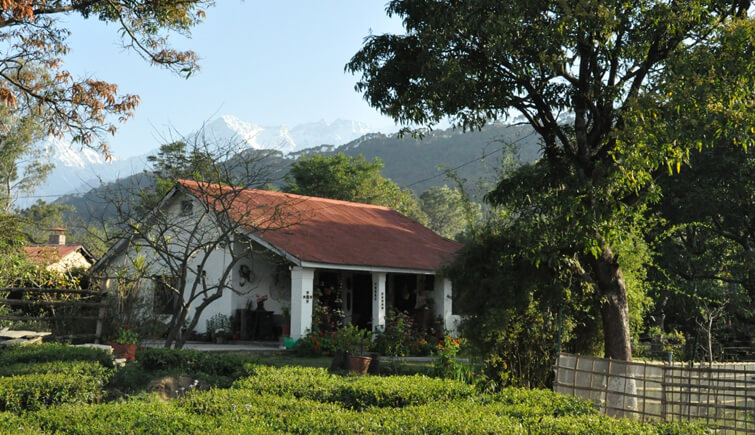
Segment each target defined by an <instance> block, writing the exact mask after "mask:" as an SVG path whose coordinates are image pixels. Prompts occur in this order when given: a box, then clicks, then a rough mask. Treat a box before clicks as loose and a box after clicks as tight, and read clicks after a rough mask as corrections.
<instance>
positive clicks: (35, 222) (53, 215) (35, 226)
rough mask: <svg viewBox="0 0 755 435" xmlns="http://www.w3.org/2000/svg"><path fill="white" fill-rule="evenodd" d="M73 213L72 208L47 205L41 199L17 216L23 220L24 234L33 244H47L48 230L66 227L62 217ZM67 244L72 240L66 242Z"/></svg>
mask: <svg viewBox="0 0 755 435" xmlns="http://www.w3.org/2000/svg"><path fill="white" fill-rule="evenodd" d="M72 211H74V208H73V207H72V206H70V205H67V204H57V203H52V204H50V203H47V202H45V201H43V200H41V199H38V200H37V202H35V203H34V204H32V205H31V206H30V207H28V208H25V209H23V210H21V211H20V212H19V213H18V215H19V216H20V217H22V218H23V219H24V220H25V223H26V225H25V226H26V233H27V236H28V237H29V239H30V240H31V242H32V243H34V244H45V243H47V240H48V236H49V234H50V231H49V228H53V227H60V226H63V227H67V224H66V222H65V217H64V215H65V214H67V213H70V212H72ZM69 238H70V237H66V241H67V242H68V243H71V242H73V240H68V239H69Z"/></svg>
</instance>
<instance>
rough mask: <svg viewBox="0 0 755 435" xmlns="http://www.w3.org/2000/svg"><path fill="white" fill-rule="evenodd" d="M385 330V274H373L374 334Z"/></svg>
mask: <svg viewBox="0 0 755 435" xmlns="http://www.w3.org/2000/svg"><path fill="white" fill-rule="evenodd" d="M384 330H385V273H381V272H373V273H372V332H377V331H384Z"/></svg>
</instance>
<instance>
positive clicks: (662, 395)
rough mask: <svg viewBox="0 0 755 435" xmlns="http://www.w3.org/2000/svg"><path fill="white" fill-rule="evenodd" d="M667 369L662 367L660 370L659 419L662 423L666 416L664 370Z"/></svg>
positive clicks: (666, 418)
mask: <svg viewBox="0 0 755 435" xmlns="http://www.w3.org/2000/svg"><path fill="white" fill-rule="evenodd" d="M667 369H668V368H667V367H666V366H663V367H662V368H661V418H662V419H663V421H667V420H668V417H667V416H666V370H667Z"/></svg>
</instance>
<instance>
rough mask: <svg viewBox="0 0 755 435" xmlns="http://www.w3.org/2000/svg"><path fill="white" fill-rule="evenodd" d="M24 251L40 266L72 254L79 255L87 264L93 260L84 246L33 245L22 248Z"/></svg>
mask: <svg viewBox="0 0 755 435" xmlns="http://www.w3.org/2000/svg"><path fill="white" fill-rule="evenodd" d="M24 251H26V255H28V256H29V258H30V259H31V260H32V261H34V262H36V263H40V264H47V265H50V264H54V263H57V262H58V261H60V260H62V259H63V258H65V257H67V256H68V255H71V254H73V253H74V252H79V253H81V254H82V255H83V256H84V257H85V258H86V259H87V260H89V262H91V263H93V262H94V258H93V257H92V255H91V254H89V252H87V250H86V249H85V248H84V245H34V246H24Z"/></svg>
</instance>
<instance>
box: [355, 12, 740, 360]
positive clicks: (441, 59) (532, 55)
mask: <svg viewBox="0 0 755 435" xmlns="http://www.w3.org/2000/svg"><path fill="white" fill-rule="evenodd" d="M750 5H751V2H749V1H744V2H743V1H714V0H708V1H697V0H688V1H678V2H667V1H657V0H636V1H631V2H625V1H590V0H575V1H569V2H561V1H548V0H543V1H510V2H490V1H485V0H467V1H451V0H447V1H437V2H427V1H424V0H394V1H391V2H390V3H389V5H388V9H387V10H388V13H389V14H390V15H397V16H399V17H400V18H402V19H403V23H404V26H405V28H406V33H405V34H401V35H375V36H370V37H368V38H367V40H366V42H365V44H364V47H363V48H362V49H361V50H360V51H359V52H358V53H357V54H355V55H354V57H353V58H352V59H351V61H350V62H349V63H348V64H347V66H346V68H347V70H349V71H351V72H355V73H361V75H362V76H361V80H360V81H359V82H358V84H357V85H356V87H357V90H359V91H361V92H364V96H365V99H366V100H367V101H368V102H369V103H370V104H371V105H373V106H375V107H377V108H378V109H380V110H381V111H382V112H383V113H385V114H388V115H390V116H392V117H393V118H394V119H396V120H398V121H400V122H403V123H410V124H429V125H433V124H436V123H438V122H439V121H441V120H442V119H444V118H449V119H450V120H451V121H452V122H453V123H454V124H455V125H458V126H461V127H464V128H479V127H480V126H482V125H484V124H485V123H487V122H489V121H490V120H493V119H497V118H505V117H512V116H517V117H520V119H522V120H524V121H526V122H527V123H529V124H530V125H531V126H532V127H533V128H534V129H535V131H537V132H538V134H539V135H540V138H541V145H542V147H543V151H544V153H543V158H542V159H541V160H540V161H538V162H537V163H536V164H534V165H528V166H526V167H524V168H522V169H521V170H519V171H517V172H515V173H514V174H513V175H512V176H510V177H507V178H505V179H503V180H501V182H500V183H499V185H498V186H497V188H496V189H494V191H492V192H491V193H490V194H489V195H488V199H489V200H490V201H491V202H493V203H495V204H499V205H501V206H502V207H504V208H505V209H507V210H509V212H510V213H512V215H513V216H516V217H517V223H515V224H514V225H516V227H517V228H515V229H514V230H513V231H512V234H514V237H515V239H516V240H515V243H512V244H510V247H509V249H510V252H509V254H508V255H510V256H511V258H512V261H514V260H515V262H517V263H521V262H524V263H526V264H528V265H530V266H531V267H532V268H534V269H536V270H537V271H538V272H539V273H541V274H544V275H545V276H546V277H550V278H546V279H547V280H548V281H549V282H552V283H553V284H554V286H553V287H554V290H555V293H554V296H555V300H564V299H565V298H569V297H570V296H569V295H570V294H571V291H570V290H571V289H573V286H574V285H577V286H578V287H580V288H583V289H584V290H585V291H587V292H594V294H595V295H596V297H595V298H593V299H592V300H593V303H594V304H595V305H596V306H597V307H599V309H600V312H601V317H602V328H603V334H604V341H605V353H606V355H607V356H609V357H613V358H618V359H631V346H630V326H629V324H630V320H629V318H630V315H629V308H628V296H627V284H626V282H625V276H624V273H623V271H622V268H623V267H624V264H622V259H621V258H620V256H619V255H617V252H618V249H617V246H618V245H620V244H621V242H622V241H623V240H626V239H627V238H635V239H636V235H637V232H638V231H639V232H642V231H644V226H643V225H644V223H645V220H644V216H645V211H646V207H647V200H649V199H653V198H655V195H654V194H656V193H657V188H656V187H655V184H654V177H655V176H656V175H657V174H658V171H659V169H664V170H665V168H670V169H675V170H676V171H677V172H678V170H679V168H680V167H681V165H682V164H684V163H685V162H686V161H687V160H688V158H689V153H690V151H691V150H695V149H697V148H702V147H704V146H714V145H720V144H721V143H736V144H740V145H742V144H744V145H748V144H751V143H752V142H753V133H755V130H752V129H751V126H752V125H755V123H753V122H752V121H753V120H752V117H753V110H752V105H753V80H752V79H753V74H752V68H753V63H752V60H753V57H752V56H750V55H748V54H745V55H743V54H742V53H750V52H751V51H752V47H753V45H752V35H753V30H752V29H753V26H752V22H751V20H750V19H749V18H748V17H747V11H748V8H749V7H750ZM743 56H744V57H743ZM520 229H521V231H520ZM512 264H513V263H512ZM512 270H514V271H516V269H512ZM471 291H474V290H473V289H472V290H471Z"/></svg>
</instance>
